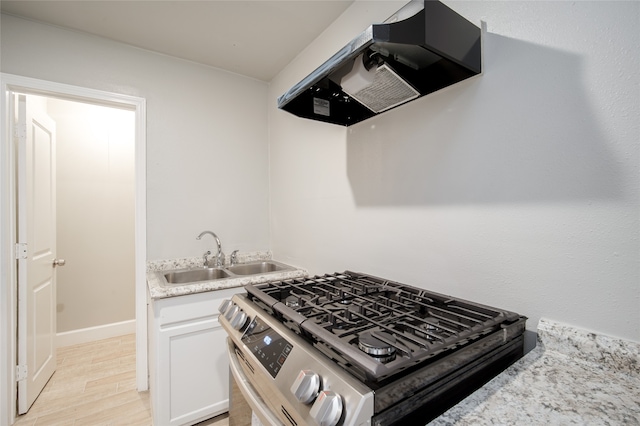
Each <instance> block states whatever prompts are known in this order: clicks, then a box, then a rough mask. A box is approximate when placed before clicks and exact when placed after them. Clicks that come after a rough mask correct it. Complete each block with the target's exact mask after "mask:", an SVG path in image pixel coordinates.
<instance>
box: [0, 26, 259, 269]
mask: <svg viewBox="0 0 640 426" xmlns="http://www.w3.org/2000/svg"><path fill="white" fill-rule="evenodd" d="M1 24H2V25H1V28H0V29H1V37H0V40H1V44H0V47H1V51H0V56H1V58H2V61H1V63H0V67H1V70H2V72H5V73H9V74H17V75H22V76H27V77H33V78H38V79H43V80H50V81H54V82H59V83H66V84H72V85H75V86H82V87H89V88H94V89H99V90H105V91H109V92H115V93H121V94H126V95H132V96H138V97H143V98H146V100H147V256H148V258H149V259H170V258H176V257H187V256H200V255H202V253H203V252H204V251H206V250H207V249H210V248H212V241H211V240H206V241H205V239H203V240H202V241H197V240H196V239H195V237H196V236H197V235H198V234H199V233H200V232H201V231H203V230H205V229H210V230H212V231H214V232H216V233H217V234H218V235H219V236H220V238H221V240H222V244H223V248H224V250H225V251H226V252H227V253H230V252H231V251H232V250H234V249H240V250H243V251H246V250H257V249H259V250H264V249H266V248H268V244H269V229H268V228H269V226H268V190H269V188H268V171H267V169H268V160H267V158H268V151H267V150H268V146H267V112H266V108H265V104H266V94H267V84H266V83H264V82H260V81H256V80H253V79H249V78H246V77H243V76H239V75H236V74H232V73H228V72H225V71H221V70H218V69H215V68H211V67H207V66H202V65H199V64H195V63H191V62H188V61H183V60H179V59H176V58H172V57H168V56H163V55H159V54H155V53H152V52H148V51H145V50H142V49H137V48H133V47H129V46H126V45H123V44H120V43H116V42H112V41H110V40H106V39H102V38H99V37H93V36H89V35H84V34H81V33H77V32H72V31H67V30H64V29H60V28H56V27H52V26H48V25H42V24H39V23H35V22H31V21H27V20H23V19H20V18H16V17H12V16H6V15H2V22H1Z"/></svg>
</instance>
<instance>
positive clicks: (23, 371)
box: [16, 365, 29, 382]
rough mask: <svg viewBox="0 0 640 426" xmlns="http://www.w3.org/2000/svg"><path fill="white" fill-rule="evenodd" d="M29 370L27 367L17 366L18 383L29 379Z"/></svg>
mask: <svg viewBox="0 0 640 426" xmlns="http://www.w3.org/2000/svg"><path fill="white" fill-rule="evenodd" d="M28 373H29V369H28V368H27V366H26V365H16V382H19V381H20V380H24V379H26V378H27V375H28Z"/></svg>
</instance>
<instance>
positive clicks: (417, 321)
mask: <svg viewBox="0 0 640 426" xmlns="http://www.w3.org/2000/svg"><path fill="white" fill-rule="evenodd" d="M246 288H247V292H248V293H249V297H250V299H252V300H259V301H261V302H262V303H263V304H265V305H268V306H270V307H271V310H272V311H271V313H272V314H273V315H275V316H276V317H278V318H279V319H280V320H281V321H282V322H283V323H285V324H286V325H287V326H288V327H289V328H290V329H292V330H294V331H295V332H296V333H298V334H300V335H302V336H303V337H305V338H307V340H309V341H310V342H311V343H313V344H314V345H316V346H317V347H318V348H319V349H321V350H322V351H323V352H324V353H325V354H327V355H328V356H330V357H332V358H334V359H336V360H337V361H338V362H339V363H340V364H341V365H343V367H344V368H346V369H349V370H351V369H355V370H357V371H359V372H360V375H361V376H363V377H365V378H366V379H367V380H381V379H384V378H386V377H389V376H390V375H393V374H396V373H397V372H399V371H401V370H404V369H406V368H409V367H411V366H412V365H415V364H417V363H420V362H423V361H424V360H426V359H429V358H432V357H436V356H438V355H439V354H442V353H443V352H448V351H452V350H455V349H456V348H459V347H461V346H465V345H468V344H470V343H472V342H474V341H476V340H478V339H480V338H481V337H482V336H486V335H488V334H491V333H494V332H496V331H498V330H500V328H501V326H502V325H503V324H508V323H510V322H513V321H516V320H518V318H519V315H518V314H515V313H513V312H508V311H504V310H499V309H495V308H491V307H488V306H485V305H481V304H477V303H473V302H468V301H465V300H462V299H457V298H452V297H449V296H445V295H442V294H438V293H434V292H430V291H427V290H423V289H419V288H415V287H411V286H408V285H404V284H400V283H396V282H393V281H388V280H384V279H380V278H377V277H373V276H370V275H365V274H357V273H353V272H349V271H346V272H344V273H334V274H326V275H321V276H315V277H312V278H300V279H293V280H286V281H277V282H270V283H265V284H260V285H256V286H247V287H246ZM361 336H362V337H361ZM365 336H367V337H366V338H367V339H371V338H373V339H376V340H378V341H383V342H385V343H386V344H388V346H390V347H391V348H392V350H393V353H394V356H393V359H390V358H385V360H384V362H380V358H377V357H376V356H375V355H372V354H370V353H367V352H366V350H363V347H366V345H362V344H359V342H360V338H362V339H365ZM389 336H391V337H389Z"/></svg>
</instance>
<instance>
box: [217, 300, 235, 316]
mask: <svg viewBox="0 0 640 426" xmlns="http://www.w3.org/2000/svg"><path fill="white" fill-rule="evenodd" d="M232 303H233V302H231V299H224V300H223V301H222V303H221V304H220V306H219V307H218V311H219V312H220V313H221V314H224V313H225V312H227V309H229V306H231V304H232Z"/></svg>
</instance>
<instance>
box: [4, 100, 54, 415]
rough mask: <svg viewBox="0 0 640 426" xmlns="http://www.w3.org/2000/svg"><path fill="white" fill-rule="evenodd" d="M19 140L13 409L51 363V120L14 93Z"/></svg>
mask: <svg viewBox="0 0 640 426" xmlns="http://www.w3.org/2000/svg"><path fill="white" fill-rule="evenodd" d="M14 99H15V111H16V112H17V123H16V126H17V127H16V132H14V135H15V137H16V142H17V144H18V179H17V180H18V246H17V247H16V252H17V256H16V257H17V258H18V369H17V380H18V413H19V414H23V413H26V412H27V410H29V407H31V404H33V402H34V401H35V400H36V398H37V397H38V395H39V394H40V392H41V391H42V389H43V388H44V386H45V385H46V384H47V382H48V381H49V379H50V378H51V376H52V375H53V372H54V371H55V368H56V346H55V336H56V270H55V265H56V264H60V263H64V261H59V260H57V259H56V180H55V176H56V167H55V152H56V148H55V140H56V138H55V123H54V122H53V120H51V118H49V117H48V116H47V115H46V114H45V113H44V112H41V111H39V110H37V109H35V108H34V107H33V102H32V101H33V99H30V97H29V96H25V95H16V96H15V98H14Z"/></svg>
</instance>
